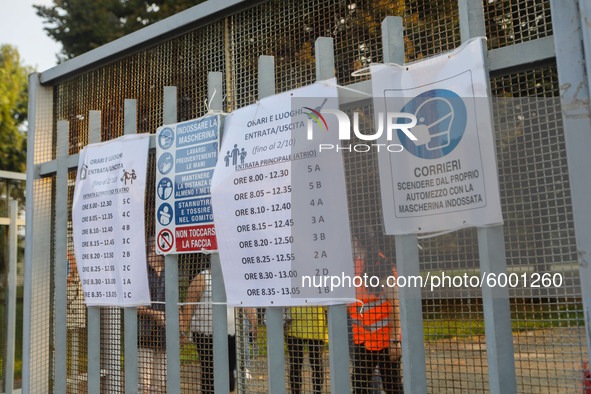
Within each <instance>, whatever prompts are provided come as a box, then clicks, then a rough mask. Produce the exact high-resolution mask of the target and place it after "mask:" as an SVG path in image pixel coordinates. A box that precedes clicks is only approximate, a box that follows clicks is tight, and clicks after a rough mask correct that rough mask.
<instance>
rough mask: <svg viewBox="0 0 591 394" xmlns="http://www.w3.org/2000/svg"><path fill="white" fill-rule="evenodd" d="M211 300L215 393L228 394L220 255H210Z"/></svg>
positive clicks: (228, 372) (228, 376) (225, 328)
mask: <svg viewBox="0 0 591 394" xmlns="http://www.w3.org/2000/svg"><path fill="white" fill-rule="evenodd" d="M211 299H212V301H213V302H214V303H215V304H214V305H213V307H212V315H213V316H212V319H213V352H214V354H213V373H214V380H213V381H214V385H215V392H216V393H229V392H230V374H231V373H233V371H230V370H229V369H228V315H227V313H226V305H225V304H217V303H218V302H220V303H223V302H226V288H225V286H224V279H223V276H222V267H221V265H220V255H219V254H218V253H213V254H212V255H211Z"/></svg>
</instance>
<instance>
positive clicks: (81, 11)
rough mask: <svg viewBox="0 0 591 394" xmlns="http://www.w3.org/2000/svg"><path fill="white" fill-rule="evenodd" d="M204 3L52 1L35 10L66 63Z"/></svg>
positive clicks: (179, 0) (183, 0)
mask: <svg viewBox="0 0 591 394" xmlns="http://www.w3.org/2000/svg"><path fill="white" fill-rule="evenodd" d="M203 1H204V0H151V1H145V0H94V1H87V0H53V3H54V4H53V5H52V6H48V7H46V6H34V7H35V8H36V9H37V15H38V16H40V17H41V18H43V22H44V24H45V25H46V27H45V31H46V32H47V34H48V35H49V36H50V37H51V38H53V39H54V40H55V41H58V42H60V43H61V44H62V47H63V49H62V54H61V56H60V60H67V59H70V58H73V57H75V56H78V55H81V54H83V53H85V52H88V51H90V50H92V49H94V48H98V47H100V46H101V45H104V44H106V43H108V42H110V41H113V40H115V39H117V38H120V37H123V36H125V35H126V34H129V33H132V32H134V31H136V30H138V29H141V28H142V27H145V26H147V25H149V24H151V23H154V22H156V21H159V20H161V19H164V18H166V17H169V16H171V15H174V14H176V13H178V12H180V11H183V10H185V9H187V8H190V7H192V6H194V5H196V4H199V3H201V2H203Z"/></svg>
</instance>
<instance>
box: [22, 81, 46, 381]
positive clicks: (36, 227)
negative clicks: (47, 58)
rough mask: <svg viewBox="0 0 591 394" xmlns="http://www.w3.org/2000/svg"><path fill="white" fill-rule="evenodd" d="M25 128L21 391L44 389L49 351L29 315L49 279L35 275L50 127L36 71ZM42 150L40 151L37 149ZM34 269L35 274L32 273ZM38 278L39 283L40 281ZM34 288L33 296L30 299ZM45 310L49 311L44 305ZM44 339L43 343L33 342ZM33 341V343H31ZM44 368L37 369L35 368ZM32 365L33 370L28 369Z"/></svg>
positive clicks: (42, 245) (42, 247)
mask: <svg viewBox="0 0 591 394" xmlns="http://www.w3.org/2000/svg"><path fill="white" fill-rule="evenodd" d="M28 113H29V132H28V135H27V152H28V153H27V188H26V218H25V221H26V237H25V278H24V289H23V290H24V304H23V392H24V393H29V392H31V388H33V390H43V389H48V387H47V383H48V377H49V370H48V369H47V367H46V366H47V365H48V357H49V353H48V351H47V343H48V338H49V332H48V330H46V329H45V328H44V327H38V326H37V322H38V321H40V320H42V317H41V316H32V314H31V313H32V311H35V312H36V313H38V311H39V310H40V306H43V305H49V298H50V289H49V287H48V283H49V279H48V278H45V277H43V275H41V277H39V272H44V271H47V272H49V270H48V269H46V267H45V266H44V265H43V264H45V261H47V258H46V257H42V256H47V250H49V248H50V234H51V231H50V228H48V224H49V220H47V219H48V218H47V217H46V214H45V213H44V212H37V207H38V206H39V202H38V201H36V200H35V194H34V192H36V191H38V189H41V188H43V189H45V188H48V187H49V185H42V186H41V185H38V186H37V189H36V188H35V181H37V180H39V179H40V176H39V173H38V172H37V171H36V170H37V167H36V165H35V164H36V162H37V161H38V160H39V157H38V155H37V154H36V151H37V152H40V151H41V150H36V149H35V148H36V144H37V145H38V144H39V140H41V138H42V137H43V136H45V135H47V134H49V135H51V133H52V131H53V130H51V128H52V127H53V89H52V88H51V87H43V86H41V84H40V82H39V74H38V73H33V74H31V75H29V108H28ZM49 141H50V139H49ZM41 152H42V151H41ZM34 273H35V275H34ZM40 282H42V283H40ZM33 288H35V295H36V296H35V299H33ZM43 289H46V291H47V293H46V296H45V297H42V298H41V299H39V297H38V295H39V294H40V292H41V291H43ZM46 309H47V311H46V312H45V313H49V310H48V309H49V308H46ZM39 343H44V344H45V345H46V346H36V345H38V344H39ZM31 344H33V346H31ZM39 366H40V368H44V369H43V371H42V372H41V373H39V371H38V369H39ZM32 369H33V373H32V371H31V370H32Z"/></svg>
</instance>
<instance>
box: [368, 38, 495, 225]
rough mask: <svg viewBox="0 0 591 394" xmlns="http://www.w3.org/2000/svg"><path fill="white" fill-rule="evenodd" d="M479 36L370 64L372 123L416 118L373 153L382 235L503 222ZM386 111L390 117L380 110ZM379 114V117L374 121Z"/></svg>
mask: <svg viewBox="0 0 591 394" xmlns="http://www.w3.org/2000/svg"><path fill="white" fill-rule="evenodd" d="M485 45H486V43H485V42H484V40H483V39H481V38H479V39H475V40H472V41H469V42H468V43H467V44H465V45H463V46H462V47H460V48H459V49H457V50H456V51H454V52H451V53H447V54H444V55H441V56H437V57H434V58H431V59H427V60H425V61H421V62H418V63H413V64H409V65H407V66H404V67H401V66H392V65H376V66H372V67H371V75H372V87H373V93H374V105H375V113H376V124H379V122H380V121H382V122H383V124H384V125H387V124H388V119H387V118H388V117H390V118H393V119H394V120H393V121H392V123H407V122H408V120H406V119H405V120H402V118H401V117H397V116H396V115H394V116H393V115H392V114H393V113H407V114H408V113H410V114H413V115H415V116H416V118H417V124H416V126H415V127H412V128H411V129H410V130H409V131H410V133H411V134H412V135H413V136H414V137H416V138H417V140H414V141H413V140H412V139H411V138H410V136H409V135H407V134H406V133H405V132H404V131H403V130H400V129H398V130H395V131H394V132H392V133H390V134H391V138H392V139H391V140H390V141H388V140H387V138H388V133H386V132H384V133H383V134H382V137H381V139H380V142H381V143H389V144H391V143H394V144H396V143H398V144H400V145H402V147H403V148H404V150H403V151H402V152H396V153H391V152H388V151H386V150H381V151H380V152H379V153H378V160H379V169H380V183H381V192H382V205H383V211H384V222H385V227H386V233H387V234H413V233H425V232H433V231H443V230H454V229H459V228H462V227H471V226H485V225H493V224H499V223H502V222H503V219H502V215H501V203H500V197H499V186H498V184H499V183H498V178H497V167H496V156H495V148H494V138H493V129H492V116H491V111H490V101H489V98H488V95H487V88H488V77H487V75H486V70H485V67H484V58H483V54H484V53H486V51H485ZM386 114H389V115H386ZM380 118H381V119H380Z"/></svg>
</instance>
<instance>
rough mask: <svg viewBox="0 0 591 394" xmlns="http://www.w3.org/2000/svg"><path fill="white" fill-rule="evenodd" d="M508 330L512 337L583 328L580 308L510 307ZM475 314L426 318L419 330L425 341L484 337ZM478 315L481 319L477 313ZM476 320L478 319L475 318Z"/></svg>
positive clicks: (571, 305)
mask: <svg viewBox="0 0 591 394" xmlns="http://www.w3.org/2000/svg"><path fill="white" fill-rule="evenodd" d="M511 309H512V311H511V327H512V331H513V333H519V332H523V331H530V330H543V329H548V328H567V327H583V326H584V325H585V320H584V314H583V307H582V305H580V304H577V305H574V304H561V305H557V304H543V303H541V304H533V303H529V304H515V303H514V304H513V305H512V308H511ZM474 315H475V313H471V314H467V313H456V314H454V313H453V312H452V311H450V312H444V313H441V314H434V313H430V314H426V315H425V316H424V321H423V328H424V334H425V340H430V341H433V340H438V339H446V338H470V337H473V336H479V335H485V326H484V319H483V318H482V319H480V318H475V316H474ZM478 315H482V313H481V312H478ZM479 317H480V316H479Z"/></svg>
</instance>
